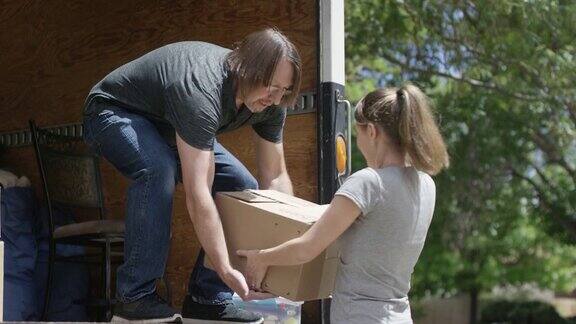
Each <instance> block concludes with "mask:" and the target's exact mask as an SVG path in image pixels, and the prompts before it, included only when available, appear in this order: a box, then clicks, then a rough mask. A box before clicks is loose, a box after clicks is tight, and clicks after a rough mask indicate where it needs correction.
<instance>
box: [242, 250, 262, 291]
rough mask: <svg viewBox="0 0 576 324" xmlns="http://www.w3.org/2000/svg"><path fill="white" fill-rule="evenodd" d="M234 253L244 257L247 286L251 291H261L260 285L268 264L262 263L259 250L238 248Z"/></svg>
mask: <svg viewBox="0 0 576 324" xmlns="http://www.w3.org/2000/svg"><path fill="white" fill-rule="evenodd" d="M236 254H237V255H239V256H242V257H245V258H246V271H245V272H246V273H245V275H246V282H247V283H248V288H250V290H253V291H261V288H260V285H261V284H262V280H264V276H265V275H266V270H267V269H268V265H267V264H264V263H263V262H262V261H261V258H260V255H259V254H260V250H238V251H236Z"/></svg>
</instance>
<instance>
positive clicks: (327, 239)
mask: <svg viewBox="0 0 576 324" xmlns="http://www.w3.org/2000/svg"><path fill="white" fill-rule="evenodd" d="M359 215H360V208H358V206H357V205H356V204H355V203H354V202H352V200H350V199H349V198H347V197H344V196H338V195H337V196H335V197H334V199H333V200H332V202H331V203H330V206H329V207H328V209H326V211H325V212H324V214H323V215H322V217H320V219H319V220H318V221H317V222H316V223H315V224H314V225H312V227H311V228H310V229H309V230H308V231H306V233H304V234H303V235H302V236H301V237H298V238H295V239H292V240H289V241H287V242H284V243H282V244H280V245H278V246H275V247H273V248H270V249H265V250H239V251H237V254H238V255H241V256H245V257H246V258H247V263H246V276H247V282H248V285H249V286H250V288H252V289H257V288H259V287H260V284H261V283H262V280H263V279H264V275H265V274H266V269H267V268H268V266H271V265H279V266H287V265H296V264H302V263H306V262H308V261H311V260H312V259H314V258H315V257H316V256H318V255H319V254H320V253H321V252H322V251H324V250H325V249H326V248H327V247H328V246H329V245H330V244H331V243H332V242H334V241H335V240H336V239H337V238H338V237H339V236H340V235H341V234H342V233H343V232H344V231H345V230H346V229H347V228H348V227H350V225H351V224H352V223H353V222H354V220H355V219H356V218H357V217H358V216H359Z"/></svg>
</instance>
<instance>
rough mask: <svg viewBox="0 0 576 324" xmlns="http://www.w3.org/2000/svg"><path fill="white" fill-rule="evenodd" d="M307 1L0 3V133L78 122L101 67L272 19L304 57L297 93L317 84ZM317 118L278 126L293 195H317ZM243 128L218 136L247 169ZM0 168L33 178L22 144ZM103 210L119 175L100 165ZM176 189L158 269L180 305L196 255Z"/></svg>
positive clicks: (249, 154)
mask: <svg viewBox="0 0 576 324" xmlns="http://www.w3.org/2000/svg"><path fill="white" fill-rule="evenodd" d="M315 6H316V5H315V1H309V0H308V1H292V0H285V1H267V0H261V1H255V0H242V1H240V0H227V1H222V0H221V1H168V0H163V1H160V0H155V1H152V0H150V1H138V0H121V1H108V0H74V1H68V0H53V1H43V0H18V1H3V2H1V3H0V84H1V86H0V132H6V131H13V130H20V129H24V128H26V127H27V121H28V119H29V118H34V119H35V120H36V122H37V123H38V124H39V125H58V124H64V123H74V122H79V121H80V117H81V111H82V104H83V101H84V98H85V97H86V95H87V93H88V91H89V89H90V88H91V87H92V86H93V85H94V84H95V83H96V82H98V81H99V80H100V79H101V78H102V77H104V76H105V75H106V74H107V73H108V72H110V71H111V70H113V69H114V68H116V67H118V66H119V65H121V64H124V63H126V62H128V61H130V60H132V59H134V58H137V57H138V56H140V55H142V54H144V53H146V52H148V51H150V50H152V49H155V48H157V47H160V46H162V45H165V44H168V43H172V42H176V41H183V40H203V41H208V42H213V43H217V44H220V45H222V46H227V47H230V46H232V45H233V43H234V42H236V41H238V40H239V39H241V38H242V37H243V36H244V35H246V34H248V33H249V32H251V31H254V30H258V29H261V28H264V27H267V26H277V27H278V28H280V29H281V30H282V31H284V32H285V34H287V36H288V37H289V38H290V39H292V41H293V42H294V43H295V44H296V46H297V47H298V48H299V49H300V51H301V55H302V58H303V67H304V73H303V90H304V91H314V88H315V84H316V38H315V37H316V22H315V20H316V18H315V17H316V13H315V10H316V7H315ZM315 121H316V116H315V114H306V115H298V116H290V117H289V118H288V121H287V126H286V131H285V150H286V159H287V163H288V169H289V172H290V174H291V176H292V179H293V182H294V186H295V193H296V195H298V196H300V197H303V198H305V199H308V200H315V199H316V186H317V184H316V181H317V180H316V179H317V173H316V163H317V162H316V161H317V160H316V159H317V157H316V128H315V124H316V122H315ZM251 136H252V134H251V131H250V130H248V129H244V130H239V131H235V132H233V133H230V134H226V135H224V136H222V137H221V138H220V141H221V143H222V144H223V145H224V146H226V147H227V148H228V149H229V150H230V151H232V152H233V153H235V154H237V156H238V157H239V158H240V160H242V161H244V162H245V163H246V165H247V166H248V168H249V169H250V170H251V171H253V172H254V171H255V169H254V166H255V164H254V150H253V147H252V146H251V141H250V138H251ZM0 167H2V168H9V169H11V170H13V171H15V172H16V173H18V174H25V175H28V176H29V177H30V178H31V179H32V181H33V183H34V184H35V185H38V184H39V179H38V174H37V170H36V162H35V159H34V156H33V153H32V149H31V148H30V147H24V148H14V149H9V150H8V151H7V152H6V154H4V155H3V157H2V158H1V159H0ZM102 169H103V175H104V190H105V196H106V204H107V207H108V210H109V211H110V213H111V214H112V215H115V216H113V217H115V218H120V217H123V216H122V214H123V209H124V201H125V189H126V188H127V185H128V183H127V181H126V180H124V179H122V177H120V176H119V174H118V173H117V172H116V171H115V170H114V168H113V167H112V166H110V165H109V164H107V163H106V162H104V163H103V165H102ZM183 197H184V194H183V191H182V188H181V187H179V188H178V189H177V193H176V197H175V211H174V217H173V236H172V246H171V251H170V258H169V264H168V268H167V275H168V278H169V279H170V282H171V286H172V288H173V299H174V301H175V303H176V305H179V304H180V302H181V301H182V298H183V296H184V294H185V287H186V285H187V280H188V275H189V273H190V271H191V269H192V265H193V263H194V259H195V257H196V254H197V252H198V242H197V240H196V238H195V235H194V232H193V227H192V224H191V222H190V220H189V218H188V215H187V212H186V209H185V205H184V199H183Z"/></svg>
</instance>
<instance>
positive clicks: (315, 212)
mask: <svg viewBox="0 0 576 324" xmlns="http://www.w3.org/2000/svg"><path fill="white" fill-rule="evenodd" d="M328 206H329V205H316V204H315V205H312V206H307V207H305V208H303V206H292V205H287V204H283V203H276V204H268V203H263V204H259V203H257V204H254V207H256V208H259V209H262V210H265V211H268V212H270V213H273V214H276V215H280V216H282V217H285V218H289V219H293V220H296V221H299V222H302V223H305V224H313V223H315V222H316V221H317V220H318V219H319V218H320V216H322V214H324V211H325V210H326V209H327V208H328Z"/></svg>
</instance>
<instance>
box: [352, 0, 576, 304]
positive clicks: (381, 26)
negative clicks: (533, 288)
mask: <svg viewBox="0 0 576 324" xmlns="http://www.w3.org/2000/svg"><path fill="white" fill-rule="evenodd" d="M574 21H576V2H571V1H538V0H534V1H521V0H503V1H479V0H478V1H470V0H468V1H424V0H412V1H409V0H405V1H401V0H354V1H347V2H346V24H347V25H346V31H347V39H346V56H347V63H346V70H347V82H348V83H347V95H348V97H349V98H350V99H351V100H352V101H353V102H357V101H358V100H359V99H360V98H361V97H362V96H363V95H364V94H366V93H367V92H369V91H371V90H373V89H375V88H376V87H378V86H383V85H384V86H390V85H398V84H401V83H403V82H405V81H411V82H413V83H415V84H417V85H418V86H420V87H421V88H423V89H424V90H425V92H426V93H427V94H428V95H429V96H430V97H431V99H432V101H433V102H434V105H435V108H436V111H437V115H438V118H439V124H440V127H441V130H442V132H443V134H444V136H445V139H446V142H447V144H448V147H449V153H450V155H451V168H450V169H448V170H447V171H445V172H443V173H441V174H440V175H439V176H437V177H436V178H435V182H436V184H437V190H438V191H437V205H436V212H435V215H434V220H433V222H432V225H431V228H430V231H429V234H428V239H427V243H426V246H425V248H424V251H423V253H422V256H421V258H420V261H419V263H418V264H417V267H416V270H415V275H414V277H413V289H412V292H413V295H415V296H424V295H452V294H455V293H457V292H468V291H485V290H489V289H490V288H492V287H494V286H496V285H501V284H520V283H524V282H535V283H538V284H539V285H540V286H541V287H546V288H551V289H555V290H560V291H570V290H573V289H575V288H576V270H575V267H574V264H576V246H575V243H576V90H575V89H576V78H575V77H574V75H576V47H575V46H574V44H576V36H575V35H576V33H574V32H573V23H574ZM353 166H354V168H355V169H359V168H361V167H363V166H364V164H363V160H362V159H361V157H358V156H354V157H353Z"/></svg>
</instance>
